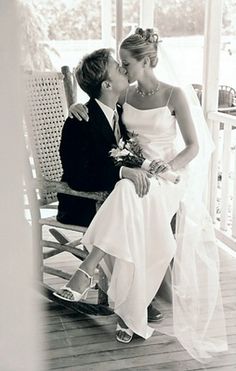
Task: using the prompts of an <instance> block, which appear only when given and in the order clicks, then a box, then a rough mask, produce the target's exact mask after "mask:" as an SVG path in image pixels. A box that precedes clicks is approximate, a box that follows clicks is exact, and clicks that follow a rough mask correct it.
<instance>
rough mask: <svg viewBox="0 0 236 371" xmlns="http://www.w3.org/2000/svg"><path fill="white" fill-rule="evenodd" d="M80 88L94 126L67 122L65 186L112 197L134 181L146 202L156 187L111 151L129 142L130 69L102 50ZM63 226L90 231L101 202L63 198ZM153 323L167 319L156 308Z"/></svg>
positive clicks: (82, 72) (85, 64)
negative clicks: (121, 184) (124, 97)
mask: <svg viewBox="0 0 236 371" xmlns="http://www.w3.org/2000/svg"><path fill="white" fill-rule="evenodd" d="M76 79H77V81H78V84H79V85H80V87H81V88H82V89H83V90H84V91H85V92H86V93H87V94H88V95H89V97H90V100H89V102H88V103H87V109H88V114H89V121H88V122H85V121H83V120H82V121H80V122H78V120H77V119H76V118H75V117H73V118H69V117H68V118H67V120H66V121H65V124H64V127H63V130H62V136H61V144H60V156H61V162H62V167H63V176H62V181H65V182H67V183H68V185H69V186H70V187H71V188H72V189H75V190H79V191H91V192H93V191H112V189H113V188H114V186H115V184H116V183H117V182H118V181H119V180H120V179H121V178H127V179H129V180H131V181H132V182H133V184H134V186H135V190H136V192H137V194H138V195H139V196H140V197H143V196H144V195H145V194H147V192H148V190H149V186H150V181H149V177H148V175H147V173H146V172H145V171H143V170H141V169H135V168H133V169H132V168H128V167H125V166H122V167H117V166H116V165H114V163H113V161H112V159H111V157H110V154H109V151H110V150H111V149H112V147H113V146H115V145H116V144H117V142H118V140H119V138H120V137H121V136H122V137H123V138H124V139H125V138H126V137H127V132H126V129H125V126H124V125H123V124H122V122H121V119H120V116H121V113H122V108H121V107H120V106H119V105H118V104H117V101H118V98H119V96H120V94H121V93H122V92H123V91H125V90H126V89H127V87H128V79H127V74H126V71H125V69H123V68H122V67H120V66H119V64H118V63H117V62H116V61H115V59H114V58H113V57H112V53H111V50H110V49H99V50H96V51H95V52H93V53H91V54H89V55H87V56H86V57H84V59H83V60H82V62H81V63H80V65H79V66H78V68H77V70H76ZM58 200H59V207H58V215H57V219H58V221H60V222H62V223H66V224H78V225H83V226H88V225H89V224H90V222H91V220H92V219H93V217H94V215H95V213H96V201H94V200H91V199H85V198H80V197H74V196H69V195H64V194H58ZM148 315H149V319H150V321H158V320H160V319H161V317H162V315H161V313H160V312H159V311H157V310H156V309H155V308H153V307H152V306H151V305H150V306H149V307H148Z"/></svg>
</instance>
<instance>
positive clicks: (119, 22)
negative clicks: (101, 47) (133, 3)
mask: <svg viewBox="0 0 236 371" xmlns="http://www.w3.org/2000/svg"><path fill="white" fill-rule="evenodd" d="M122 39H123V0H116V55H117V56H118V54H119V45H120V43H121V40H122Z"/></svg>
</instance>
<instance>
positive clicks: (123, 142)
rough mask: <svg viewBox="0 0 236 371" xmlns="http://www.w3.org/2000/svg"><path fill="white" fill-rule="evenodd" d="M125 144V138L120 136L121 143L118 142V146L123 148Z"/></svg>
mask: <svg viewBox="0 0 236 371" xmlns="http://www.w3.org/2000/svg"><path fill="white" fill-rule="evenodd" d="M124 146H125V141H124V139H123V138H120V140H119V143H118V147H119V148H120V149H123V148H124Z"/></svg>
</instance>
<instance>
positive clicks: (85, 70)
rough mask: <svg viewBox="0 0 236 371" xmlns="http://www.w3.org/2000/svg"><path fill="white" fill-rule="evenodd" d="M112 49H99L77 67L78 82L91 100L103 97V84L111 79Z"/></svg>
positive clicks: (84, 58)
mask: <svg viewBox="0 0 236 371" xmlns="http://www.w3.org/2000/svg"><path fill="white" fill-rule="evenodd" d="M111 55H112V49H98V50H95V51H94V52H92V53H91V54H88V55H86V56H84V57H83V59H82V60H81V62H80V63H79V65H78V66H77V67H76V70H75V76H76V80H77V82H78V84H79V86H80V87H81V89H83V90H84V91H85V93H87V94H88V95H89V96H90V97H91V98H99V97H100V96H101V85H102V82H103V81H105V80H108V79H109V74H108V62H109V58H110V57H111Z"/></svg>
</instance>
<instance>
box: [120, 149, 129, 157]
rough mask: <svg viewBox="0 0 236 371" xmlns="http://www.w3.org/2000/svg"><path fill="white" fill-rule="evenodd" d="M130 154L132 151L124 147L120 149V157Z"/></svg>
mask: <svg viewBox="0 0 236 371" xmlns="http://www.w3.org/2000/svg"><path fill="white" fill-rule="evenodd" d="M128 155H131V153H130V152H129V151H128V150H127V149H125V148H124V149H122V151H120V153H119V156H120V157H125V156H128Z"/></svg>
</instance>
